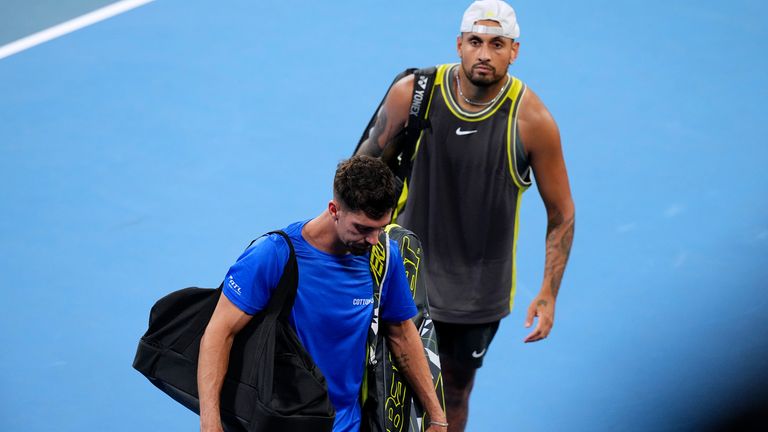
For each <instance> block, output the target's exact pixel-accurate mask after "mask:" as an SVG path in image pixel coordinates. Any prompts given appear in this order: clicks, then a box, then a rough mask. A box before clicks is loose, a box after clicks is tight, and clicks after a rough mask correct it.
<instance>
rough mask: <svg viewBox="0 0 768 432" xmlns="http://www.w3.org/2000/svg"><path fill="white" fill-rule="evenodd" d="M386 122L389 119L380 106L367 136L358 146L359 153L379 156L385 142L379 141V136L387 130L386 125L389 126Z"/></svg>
mask: <svg viewBox="0 0 768 432" xmlns="http://www.w3.org/2000/svg"><path fill="white" fill-rule="evenodd" d="M388 123H389V119H388V118H387V111H386V110H385V109H384V107H381V109H380V110H379V112H378V113H377V114H376V121H375V122H374V123H373V126H372V127H371V129H370V130H369V131H368V138H366V139H365V141H363V144H362V145H361V146H360V151H359V152H358V153H359V154H364V155H368V156H373V157H379V156H381V153H382V152H383V150H384V144H386V143H382V142H381V137H382V135H384V132H385V131H386V130H387V127H388V126H389V124H388Z"/></svg>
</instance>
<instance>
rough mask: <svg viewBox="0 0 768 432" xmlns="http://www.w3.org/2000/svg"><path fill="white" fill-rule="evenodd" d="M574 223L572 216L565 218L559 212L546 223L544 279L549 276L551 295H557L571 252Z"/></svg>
mask: <svg viewBox="0 0 768 432" xmlns="http://www.w3.org/2000/svg"><path fill="white" fill-rule="evenodd" d="M575 225H576V224H575V218H574V217H573V216H571V217H570V218H568V219H565V217H564V216H563V214H562V213H560V212H557V213H555V214H554V215H552V216H551V217H550V219H549V222H548V224H547V242H546V250H547V252H546V265H545V268H544V279H545V280H547V278H549V289H550V292H551V293H552V296H553V297H557V293H558V291H560V282H561V281H562V279H563V272H565V265H566V264H567V263H568V256H569V255H570V253H571V245H572V244H573V234H574V232H575Z"/></svg>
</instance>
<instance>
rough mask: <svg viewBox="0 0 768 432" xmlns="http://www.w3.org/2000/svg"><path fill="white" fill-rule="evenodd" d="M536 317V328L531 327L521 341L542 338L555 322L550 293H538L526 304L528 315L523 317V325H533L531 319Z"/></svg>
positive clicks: (553, 305)
mask: <svg viewBox="0 0 768 432" xmlns="http://www.w3.org/2000/svg"><path fill="white" fill-rule="evenodd" d="M535 317H538V318H539V320H538V323H537V324H536V328H535V329H533V331H532V332H531V334H529V335H528V336H527V337H526V338H525V340H524V341H523V342H536V341H540V340H542V339H544V338H545V337H547V336H548V335H549V332H550V331H552V325H553V324H554V323H555V298H554V297H553V296H551V295H546V294H539V295H537V296H536V298H534V299H533V301H532V302H531V305H530V306H528V316H527V317H526V318H525V327H526V328H530V327H531V325H533V319H534V318H535Z"/></svg>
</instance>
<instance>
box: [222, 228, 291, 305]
mask: <svg viewBox="0 0 768 432" xmlns="http://www.w3.org/2000/svg"><path fill="white" fill-rule="evenodd" d="M289 255H290V249H289V248H288V245H287V244H286V243H285V239H283V238H282V237H280V235H279V234H271V235H269V236H264V237H260V238H259V239H257V240H256V241H255V242H254V243H253V245H251V247H249V248H248V249H247V250H246V251H245V252H243V254H242V255H240V258H238V259H237V262H235V264H234V265H232V267H230V268H229V271H228V272H227V276H226V277H225V278H224V286H223V288H222V292H223V293H224V295H225V296H226V297H227V298H228V299H229V301H231V302H232V303H234V304H235V306H237V307H238V308H239V309H240V310H242V311H243V312H245V313H247V314H249V315H253V314H255V313H257V312H259V311H260V310H262V309H264V308H265V307H266V306H267V303H269V298H270V297H271V296H272V291H274V289H275V288H276V287H277V284H278V282H279V281H280V277H281V276H282V274H283V269H284V267H285V263H286V262H288V256H289Z"/></svg>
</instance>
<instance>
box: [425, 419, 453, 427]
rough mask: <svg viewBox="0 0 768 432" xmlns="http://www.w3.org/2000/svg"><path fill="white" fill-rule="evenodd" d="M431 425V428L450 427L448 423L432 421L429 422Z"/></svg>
mask: <svg viewBox="0 0 768 432" xmlns="http://www.w3.org/2000/svg"><path fill="white" fill-rule="evenodd" d="M429 425H430V426H440V427H448V422H439V421H434V420H430V421H429Z"/></svg>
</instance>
